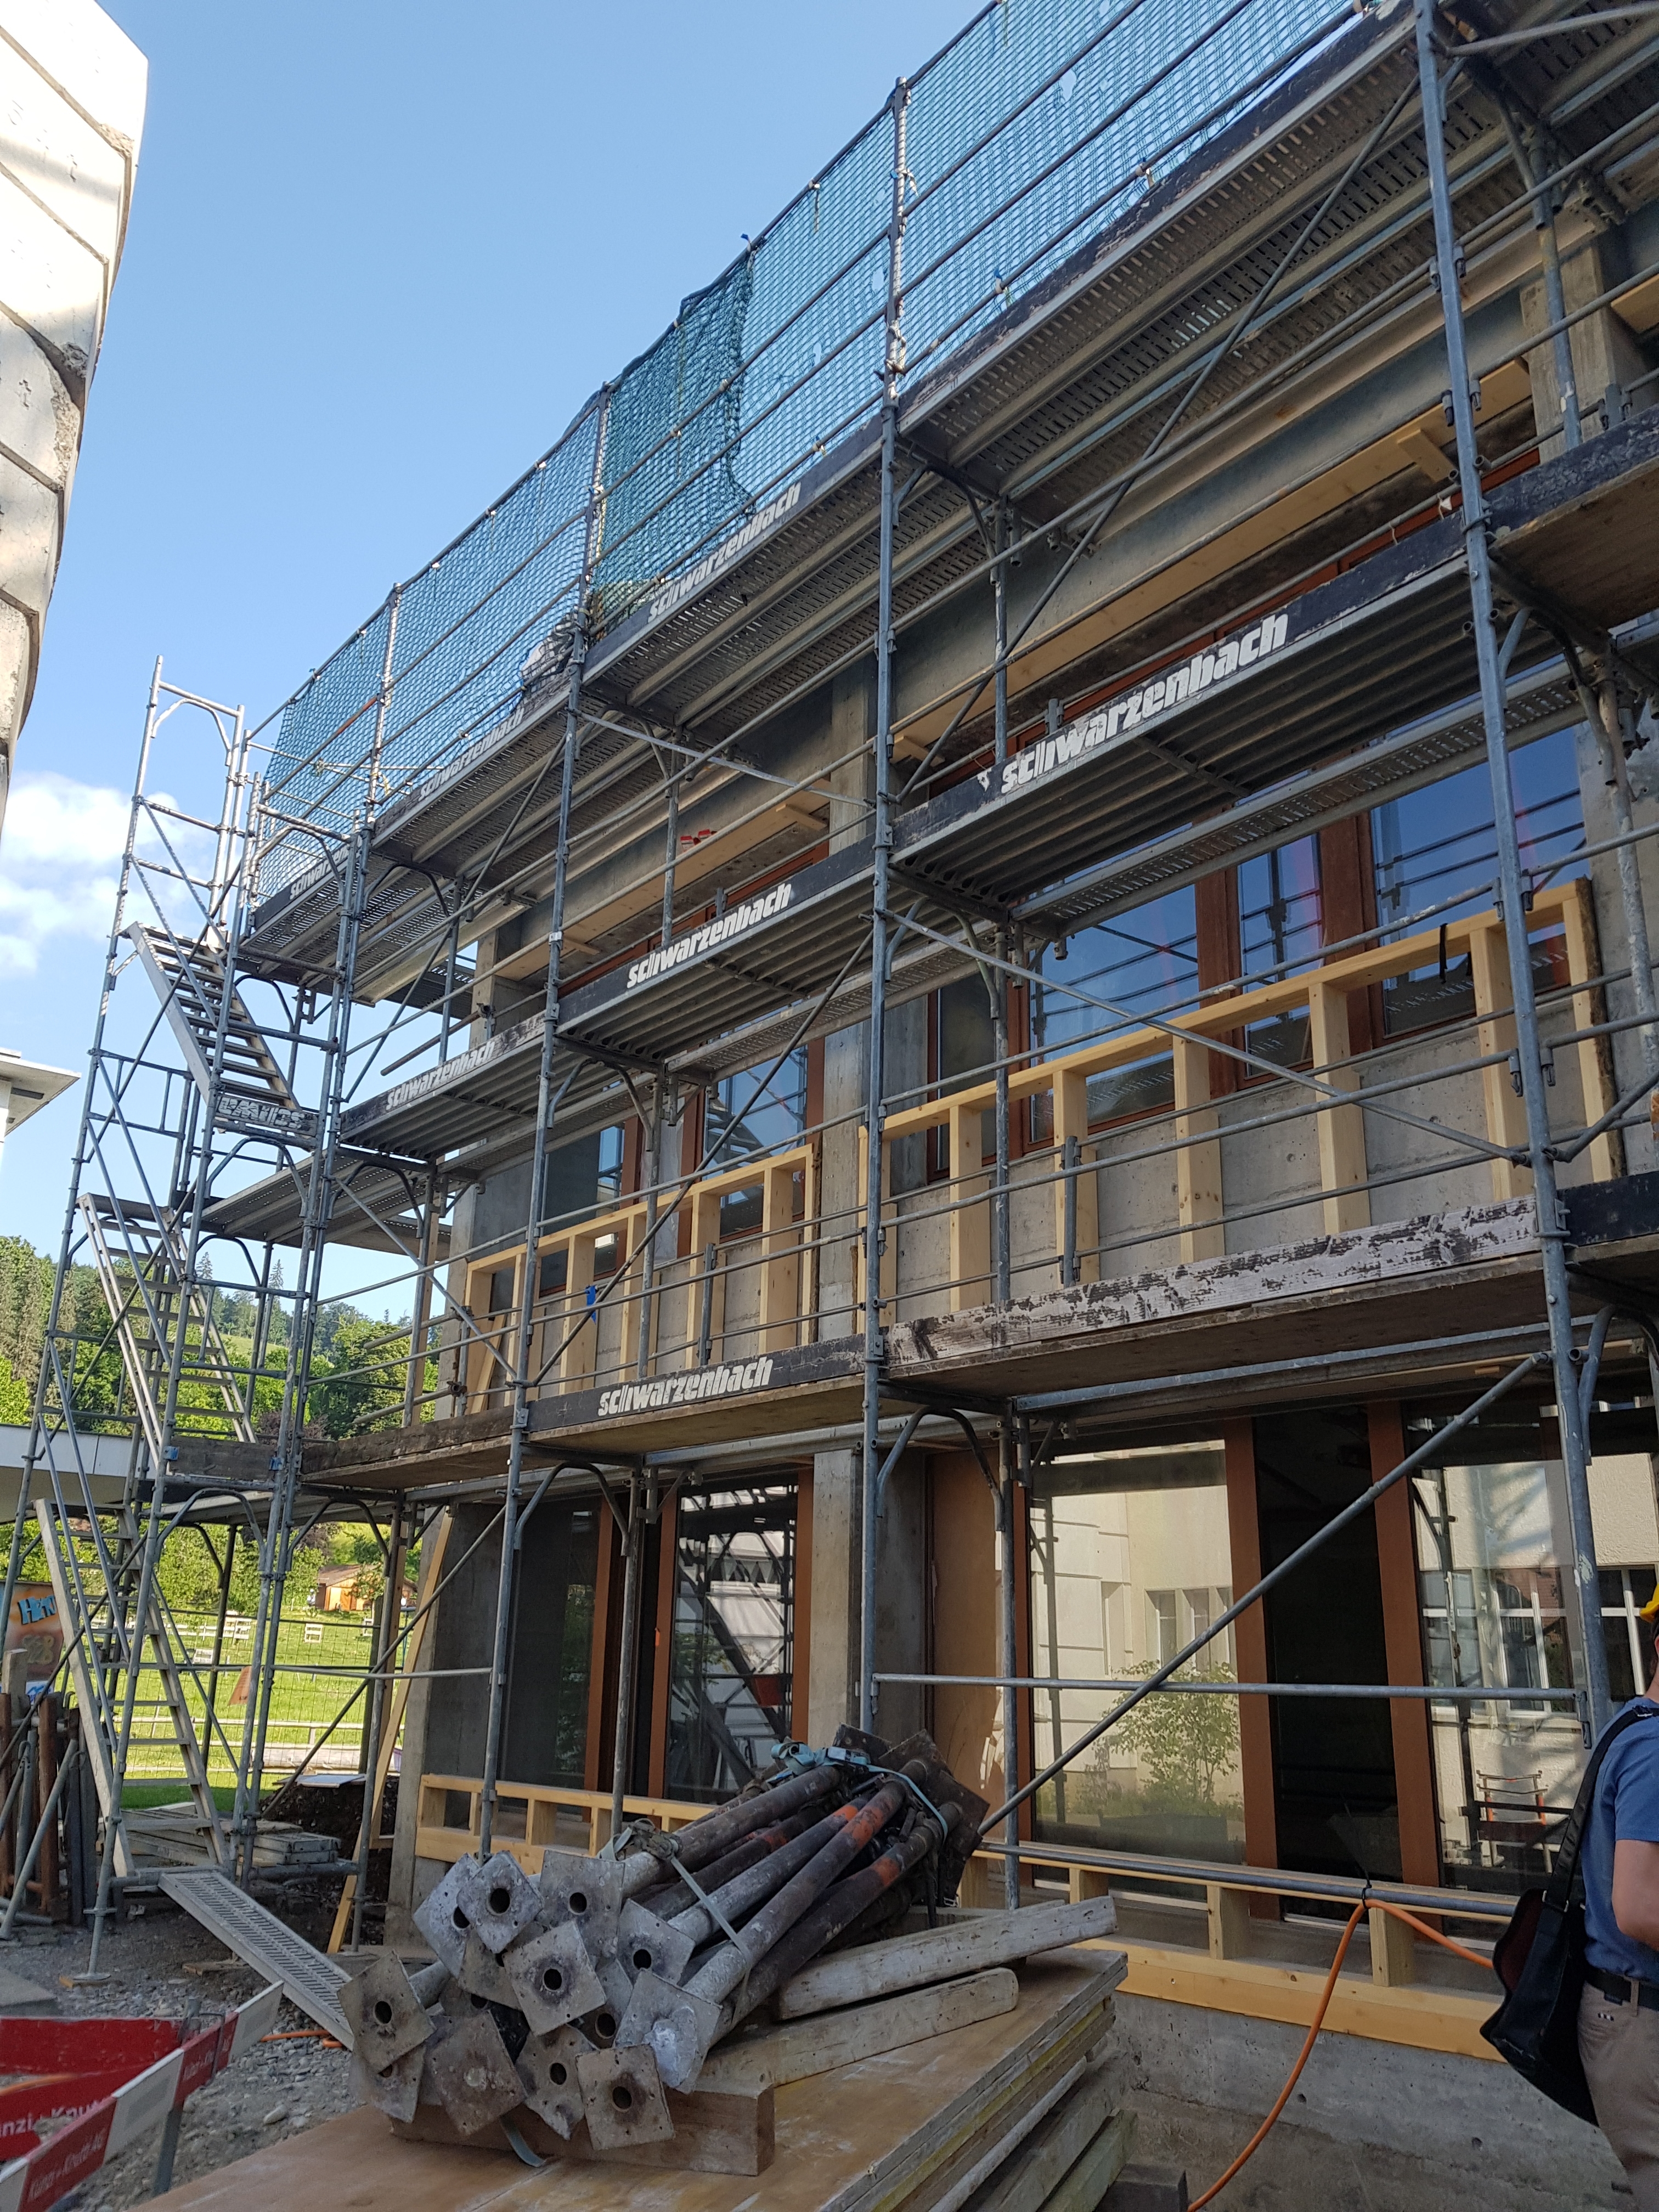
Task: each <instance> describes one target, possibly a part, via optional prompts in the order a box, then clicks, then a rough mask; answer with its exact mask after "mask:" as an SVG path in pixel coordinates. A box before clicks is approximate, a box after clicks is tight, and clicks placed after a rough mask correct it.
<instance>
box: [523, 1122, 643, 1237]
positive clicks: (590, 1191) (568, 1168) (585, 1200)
mask: <svg viewBox="0 0 1659 2212" xmlns="http://www.w3.org/2000/svg"><path fill="white" fill-rule="evenodd" d="M624 1135H625V1132H624V1129H623V1124H622V1123H621V1122H620V1121H613V1122H612V1123H611V1127H609V1128H607V1129H596V1130H594V1132H593V1133H592V1135H591V1136H587V1137H578V1138H577V1139H576V1140H575V1142H574V1144H569V1145H557V1146H555V1147H554V1149H553V1150H552V1151H551V1152H549V1154H548V1156H547V1175H546V1180H545V1185H544V1197H543V1204H544V1209H545V1211H544V1214H543V1219H544V1222H545V1224H546V1225H547V1226H548V1227H549V1228H553V1229H568V1227H569V1226H570V1225H571V1224H572V1223H573V1222H576V1221H586V1220H589V1219H591V1218H592V1216H593V1215H594V1214H596V1213H609V1212H611V1211H612V1210H613V1208H614V1207H615V1206H617V1203H618V1202H619V1200H621V1197H622V1182H623V1139H624Z"/></svg>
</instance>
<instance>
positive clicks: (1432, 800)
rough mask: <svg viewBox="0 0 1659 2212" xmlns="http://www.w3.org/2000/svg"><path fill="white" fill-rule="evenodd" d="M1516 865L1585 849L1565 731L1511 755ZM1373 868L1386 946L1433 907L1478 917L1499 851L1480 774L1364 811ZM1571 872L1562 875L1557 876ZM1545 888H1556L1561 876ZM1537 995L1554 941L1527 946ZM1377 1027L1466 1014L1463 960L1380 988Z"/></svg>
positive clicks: (1395, 1031)
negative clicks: (1531, 955)
mask: <svg viewBox="0 0 1659 2212" xmlns="http://www.w3.org/2000/svg"><path fill="white" fill-rule="evenodd" d="M1510 781H1511V783H1512V785H1513V787H1514V791H1515V819H1516V828H1517V829H1518V830H1519V831H1520V836H1521V861H1522V866H1523V867H1527V868H1538V867H1542V866H1547V865H1548V864H1549V863H1550V862H1551V861H1553V860H1560V859H1562V858H1563V857H1564V856H1565V855H1566V854H1569V853H1571V852H1573V851H1574V850H1576V848H1577V847H1578V846H1579V845H1581V844H1582V843H1583V808H1582V805H1581V804H1580V800H1579V795H1578V772H1577V762H1576V758H1575V754H1574V745H1573V735H1572V732H1571V730H1560V731H1558V732H1556V733H1555V734H1554V735H1553V736H1552V737H1547V738H1539V739H1537V741H1536V742H1535V743H1534V744H1529V745H1522V746H1521V747H1519V748H1518V749H1517V750H1516V751H1515V752H1513V753H1511V754H1510ZM1371 844H1372V851H1373V854H1374V857H1375V860H1376V914H1377V921H1378V922H1379V923H1380V924H1381V926H1382V930H1383V938H1384V939H1385V941H1386V940H1387V939H1389V937H1390V936H1394V937H1401V936H1409V935H1410V934H1411V933H1412V932H1413V929H1414V928H1416V929H1421V928H1423V927H1428V926H1430V925H1427V924H1425V923H1423V922H1421V921H1415V920H1414V917H1415V916H1417V915H1421V914H1423V913H1425V911H1426V910H1428V909H1429V908H1436V909H1437V910H1438V911H1437V913H1436V915H1435V920H1436V921H1449V920H1450V919H1452V918H1453V917H1454V916H1456V915H1468V914H1478V913H1479V912H1480V911H1481V909H1482V908H1486V907H1489V906H1490V905H1491V904H1492V897H1493V884H1494V881H1495V878H1496V877H1497V873H1498V846H1497V839H1496V835H1495V832H1494V829H1493V826H1492V782H1491V779H1490V778H1489V776H1488V775H1487V773H1486V768H1485V767H1484V766H1481V767H1478V768H1469V769H1463V770H1462V773H1461V774H1460V775H1451V776H1448V777H1447V778H1446V779H1445V780H1444V781H1443V782H1441V783H1432V784H1429V785H1426V786H1425V787H1424V788H1423V789H1422V790H1421V791H1413V792H1408V793H1406V795H1405V796H1404V797H1403V798H1401V799H1388V800H1386V801H1385V802H1384V803H1383V805H1380V806H1375V807H1373V808H1372V809H1371ZM1575 872H1578V871H1577V870H1576V869H1574V868H1573V867H1571V866H1569V867H1567V868H1565V869H1563V870H1562V871H1561V875H1562V876H1565V875H1571V874H1573V873H1575ZM1553 880H1556V881H1559V880H1560V877H1557V878H1554V879H1553ZM1534 948H1535V949H1534V967H1535V968H1536V969H1537V970H1538V974H1539V982H1540V985H1541V987H1544V988H1547V987H1549V986H1550V985H1551V984H1552V983H1553V982H1554V981H1557V980H1559V979H1558V977H1557V975H1556V969H1557V967H1558V966H1559V961H1557V960H1556V958H1555V957H1554V952H1553V945H1552V941H1551V940H1549V939H1535V940H1534ZM1473 1012H1474V985H1473V983H1472V981H1471V980H1470V975H1469V963H1468V960H1467V958H1465V959H1458V960H1453V961H1451V962H1449V963H1445V962H1438V961H1437V962H1436V963H1434V965H1433V966H1431V967H1427V968H1423V969H1418V970H1416V971H1415V972H1414V973H1413V974H1412V975H1402V976H1401V977H1399V978H1397V979H1395V981H1390V982H1389V983H1387V984H1385V985H1384V986H1383V1017H1384V1027H1385V1029H1386V1030H1387V1031H1388V1032H1389V1034H1390V1035H1399V1034H1401V1033H1402V1032H1404V1031H1407V1030H1416V1029H1424V1028H1426V1027H1428V1026H1430V1025H1431V1024H1434V1023H1437V1022H1446V1021H1455V1020H1459V1019H1462V1018H1467V1017H1468V1015H1470V1014H1472V1013H1473Z"/></svg>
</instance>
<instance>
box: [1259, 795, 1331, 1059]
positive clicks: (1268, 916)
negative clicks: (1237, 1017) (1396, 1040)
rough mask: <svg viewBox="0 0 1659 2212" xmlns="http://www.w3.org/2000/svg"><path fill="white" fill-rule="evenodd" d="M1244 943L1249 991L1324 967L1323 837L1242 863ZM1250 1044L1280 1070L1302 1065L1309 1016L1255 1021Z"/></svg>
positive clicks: (1300, 841) (1306, 1053) (1303, 839)
mask: <svg viewBox="0 0 1659 2212" xmlns="http://www.w3.org/2000/svg"><path fill="white" fill-rule="evenodd" d="M1238 939H1239V948H1240V958H1241V966H1240V976H1241V980H1242V981H1243V983H1244V985H1245V987H1246V988H1247V989H1248V988H1249V985H1250V984H1251V982H1252V981H1260V982H1276V981H1278V980H1279V977H1280V976H1281V975H1300V974H1301V973H1302V972H1303V971H1304V969H1309V968H1316V967H1317V966H1318V964H1319V956H1320V947H1321V945H1322V943H1323V941H1324V924H1323V908H1322V898H1321V891H1320V881H1319V840H1318V838H1317V837H1298V838H1297V841H1296V842H1295V843H1294V844H1291V845H1280V846H1279V847H1278V848H1276V849H1275V850H1274V851H1273V852H1271V853H1260V854H1257V855H1256V857H1255V859H1254V860H1241V861H1240V862H1239V864H1238ZM1244 1042H1245V1045H1246V1048H1247V1049H1248V1050H1249V1051H1251V1052H1253V1053H1257V1054H1260V1055H1261V1058H1262V1059H1263V1060H1272V1061H1273V1063H1274V1065H1275V1066H1279V1067H1298V1066H1301V1065H1302V1063H1303V1062H1304V1060H1307V1059H1308V1058H1309V1047H1308V1017H1307V1015H1306V1013H1305V1012H1296V1013H1285V1014H1274V1015H1272V1016H1270V1017H1269V1018H1268V1019H1267V1020H1266V1021H1261V1022H1253V1023H1252V1024H1250V1025H1249V1028H1248V1029H1247V1030H1246V1031H1245V1036H1244Z"/></svg>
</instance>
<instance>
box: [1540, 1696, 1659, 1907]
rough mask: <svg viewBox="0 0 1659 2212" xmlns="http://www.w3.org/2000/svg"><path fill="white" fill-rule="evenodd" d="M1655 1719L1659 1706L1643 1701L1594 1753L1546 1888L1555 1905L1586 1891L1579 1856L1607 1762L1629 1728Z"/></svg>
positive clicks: (1603, 1733)
mask: <svg viewBox="0 0 1659 2212" xmlns="http://www.w3.org/2000/svg"><path fill="white" fill-rule="evenodd" d="M1651 1720H1659V1705H1650V1704H1648V1703H1647V1701H1646V1700H1645V1699H1642V1700H1639V1701H1638V1703H1637V1704H1636V1705H1634V1706H1633V1708H1632V1710H1631V1711H1628V1712H1623V1713H1620V1716H1619V1717H1618V1719H1617V1720H1616V1721H1614V1722H1613V1723H1612V1725H1611V1726H1610V1727H1608V1728H1606V1729H1603V1730H1602V1731H1601V1741H1600V1742H1599V1743H1598V1744H1597V1745H1596V1747H1595V1750H1594V1751H1593V1752H1592V1753H1590V1759H1589V1765H1588V1766H1587V1767H1586V1768H1585V1769H1584V1778H1583V1781H1582V1782H1581V1783H1580V1784H1579V1785H1578V1795H1577V1797H1575V1798H1574V1800H1573V1802H1572V1810H1571V1813H1570V1814H1568V1815H1567V1825H1566V1826H1565V1828H1564V1829H1563V1830H1562V1832H1561V1844H1560V1848H1559V1850H1558V1851H1557V1852H1556V1854H1555V1865H1554V1868H1553V1871H1552V1873H1551V1875H1550V1878H1549V1880H1548V1881H1547V1882H1546V1883H1545V1885H1544V1891H1545V1894H1546V1896H1547V1897H1548V1898H1549V1899H1550V1901H1551V1903H1552V1904H1553V1905H1566V1904H1567V1903H1568V1901H1569V1900H1570V1899H1571V1897H1572V1896H1573V1895H1574V1893H1582V1891H1583V1882H1582V1881H1580V1879H1579V1874H1578V1854H1579V1850H1580V1849H1581V1847H1582V1845H1583V1840H1584V1829H1585V1826H1586V1825H1587V1823H1588V1822H1589V1816H1590V1808H1591V1806H1592V1805H1593V1804H1594V1803H1595V1785H1596V1784H1597V1783H1598V1782H1599V1781H1600V1780H1601V1765H1602V1762H1603V1760H1604V1759H1606V1758H1607V1753H1609V1752H1610V1751H1611V1750H1612V1749H1613V1745H1614V1744H1615V1743H1616V1742H1617V1741H1618V1740H1619V1738H1620V1736H1621V1735H1624V1734H1625V1732H1626V1729H1632V1728H1634V1727H1635V1725H1636V1723H1638V1721H1651Z"/></svg>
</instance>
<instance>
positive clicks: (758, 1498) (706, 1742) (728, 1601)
mask: <svg viewBox="0 0 1659 2212" xmlns="http://www.w3.org/2000/svg"><path fill="white" fill-rule="evenodd" d="M795 1506H796V1492H795V1486H794V1484H793V1482H790V1483H772V1484H764V1485H757V1486H747V1487H744V1488H741V1489H732V1490H716V1491H708V1492H702V1493H696V1492H693V1493H691V1494H689V1495H686V1494H683V1495H682V1496H681V1498H680V1500H679V1504H678V1511H677V1514H676V1516H675V1527H674V1598H673V1623H674V1626H673V1642H672V1647H671V1651H670V1654H669V1664H668V1763H667V1790H668V1794H669V1796H671V1797H690V1798H693V1799H696V1800H699V1801H703V1802H707V1801H708V1800H711V1799H718V1798H722V1797H729V1796H732V1795H733V1794H734V1793H735V1792H736V1791H737V1790H741V1789H742V1788H743V1787H744V1784H745V1783H747V1782H749V1781H750V1780H752V1779H753V1778H754V1777H755V1776H756V1775H757V1774H758V1773H760V1772H761V1771H763V1768H764V1767H766V1766H767V1765H769V1762H770V1759H771V1756H772V1746H773V1744H774V1743H775V1742H776V1741H779V1740H780V1739H782V1738H787V1735H789V1732H790V1726H791V1712H792V1709H793V1673H794V1601H795V1587H794V1578H795Z"/></svg>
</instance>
